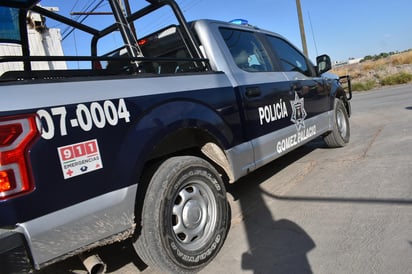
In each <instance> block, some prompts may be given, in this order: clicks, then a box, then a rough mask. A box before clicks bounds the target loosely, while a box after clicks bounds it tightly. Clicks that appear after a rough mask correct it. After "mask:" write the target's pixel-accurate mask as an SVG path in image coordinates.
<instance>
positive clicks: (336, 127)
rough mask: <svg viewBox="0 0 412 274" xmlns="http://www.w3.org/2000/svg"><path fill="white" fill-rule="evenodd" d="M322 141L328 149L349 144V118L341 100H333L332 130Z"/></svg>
mask: <svg viewBox="0 0 412 274" xmlns="http://www.w3.org/2000/svg"><path fill="white" fill-rule="evenodd" d="M323 139H324V141H325V143H326V145H327V146H328V147H343V146H345V145H346V144H347V143H349V139H350V127H349V117H348V112H347V111H346V108H345V105H344V104H343V101H342V100H339V99H335V105H334V115H333V129H332V131H331V132H330V133H329V134H328V135H326V136H325V137H324V138H323Z"/></svg>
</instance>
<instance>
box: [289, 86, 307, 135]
mask: <svg viewBox="0 0 412 274" xmlns="http://www.w3.org/2000/svg"><path fill="white" fill-rule="evenodd" d="M290 104H291V106H292V111H293V113H292V116H291V117H290V121H291V122H293V123H295V126H296V129H297V130H298V131H299V130H301V129H302V128H305V118H306V116H307V114H306V110H305V102H304V99H303V98H299V95H298V94H297V93H296V92H295V100H293V101H290Z"/></svg>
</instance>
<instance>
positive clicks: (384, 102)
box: [42, 85, 412, 274]
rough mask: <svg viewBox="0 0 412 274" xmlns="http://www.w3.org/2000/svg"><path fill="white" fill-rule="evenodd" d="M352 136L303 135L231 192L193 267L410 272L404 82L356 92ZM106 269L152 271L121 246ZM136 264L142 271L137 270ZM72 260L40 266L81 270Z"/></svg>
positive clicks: (411, 194) (408, 118)
mask: <svg viewBox="0 0 412 274" xmlns="http://www.w3.org/2000/svg"><path fill="white" fill-rule="evenodd" d="M352 107H353V116H352V117H351V142H350V144H349V145H348V146H347V147H345V148H341V149H327V148H325V146H324V144H323V142H322V141H321V140H316V141H314V142H311V143H310V144H309V145H307V146H305V147H303V148H299V149H297V150H296V151H294V152H292V153H291V154H289V155H287V156H285V157H283V158H281V159H279V160H277V161H275V162H274V163H272V164H270V165H268V166H266V167H264V168H262V169H260V170H258V171H257V172H255V173H254V174H253V175H250V176H247V177H246V178H244V179H242V180H241V181H239V182H237V183H236V184H235V185H233V186H232V187H231V188H230V189H229V193H230V194H229V200H230V204H231V208H232V224H231V229H230V232H229V235H228V239H227V240H226V243H225V245H224V246H223V249H222V250H221V252H220V254H219V255H218V256H217V258H216V259H215V260H214V261H213V262H212V263H211V264H210V265H209V266H208V267H206V268H205V269H204V270H203V271H202V272H201V273H224V272H225V273H392V274H396V273H399V274H404V273H411V271H412V85H404V86H397V87H391V88H385V89H380V90H374V91H370V92H364V93H358V94H355V95H354V98H353V100H352ZM100 252H101V257H102V258H103V259H104V260H105V261H106V262H107V263H108V273H130V274H131V273H141V272H142V273H143V274H151V273H155V272H154V271H153V270H151V269H149V268H144V266H143V265H142V264H141V263H140V262H139V261H137V260H136V259H134V256H133V251H132V249H131V248H130V246H129V245H127V244H117V245H113V246H110V247H105V248H102V249H101V250H100ZM139 268H140V270H139ZM80 269H81V265H80V264H79V262H78V261H77V260H76V259H70V260H68V261H65V262H62V263H59V264H57V265H56V266H53V267H51V268H48V269H46V270H45V271H42V274H46V273H55V274H57V273H73V272H75V273H84V272H83V271H81V270H80Z"/></svg>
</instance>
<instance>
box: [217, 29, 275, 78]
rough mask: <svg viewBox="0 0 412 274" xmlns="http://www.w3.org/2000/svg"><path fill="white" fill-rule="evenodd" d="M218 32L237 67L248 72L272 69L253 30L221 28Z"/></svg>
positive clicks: (266, 54)
mask: <svg viewBox="0 0 412 274" xmlns="http://www.w3.org/2000/svg"><path fill="white" fill-rule="evenodd" d="M220 33H221V34H222V37H223V39H224V40H225V43H226V45H227V47H228V48H229V51H230V53H231V55H232V57H233V60H234V61H235V63H236V65H237V66H238V67H239V68H241V69H243V70H245V71H248V72H257V71H273V67H272V64H271V63H270V61H269V57H268V53H267V52H266V50H265V48H264V47H263V45H262V43H261V42H260V41H259V39H258V38H257V37H256V35H255V34H254V33H253V32H248V31H242V30H236V29H228V28H221V29H220Z"/></svg>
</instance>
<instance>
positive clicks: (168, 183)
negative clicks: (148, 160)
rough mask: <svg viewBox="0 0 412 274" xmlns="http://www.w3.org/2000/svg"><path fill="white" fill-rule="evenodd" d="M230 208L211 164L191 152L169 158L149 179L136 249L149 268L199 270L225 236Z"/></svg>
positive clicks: (222, 186)
mask: <svg viewBox="0 0 412 274" xmlns="http://www.w3.org/2000/svg"><path fill="white" fill-rule="evenodd" d="M228 209H229V208H228V203H227V200H226V190H225V187H224V184H223V181H222V179H221V178H220V176H219V174H218V173H217V171H216V170H215V168H214V167H213V166H212V165H210V164H209V163H208V162H206V161H205V160H203V159H201V158H198V157H193V156H180V157H173V158H169V159H167V160H166V161H164V162H163V163H162V164H161V165H160V166H159V168H158V169H157V170H156V172H155V173H154V175H153V176H152V177H151V179H150V183H149V186H148V189H147V192H146V196H145V199H144V204H143V210H142V218H141V222H142V224H141V225H142V227H141V233H140V235H138V236H137V239H136V240H135V242H134V243H133V245H134V248H135V250H136V252H137V254H139V256H140V258H141V259H142V260H143V261H144V262H145V263H146V264H147V265H149V266H150V267H153V268H156V269H158V270H161V271H164V272H167V273H191V272H197V271H199V270H200V269H202V268H203V267H205V266H206V265H207V264H208V263H209V262H210V261H211V260H212V259H213V258H214V257H215V256H216V254H217V253H218V252H219V250H220V249H221V247H222V245H223V242H224V240H225V239H226V235H227V233H228V227H229V226H228V222H229V221H230V220H229V213H228V211H229V210H228Z"/></svg>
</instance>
